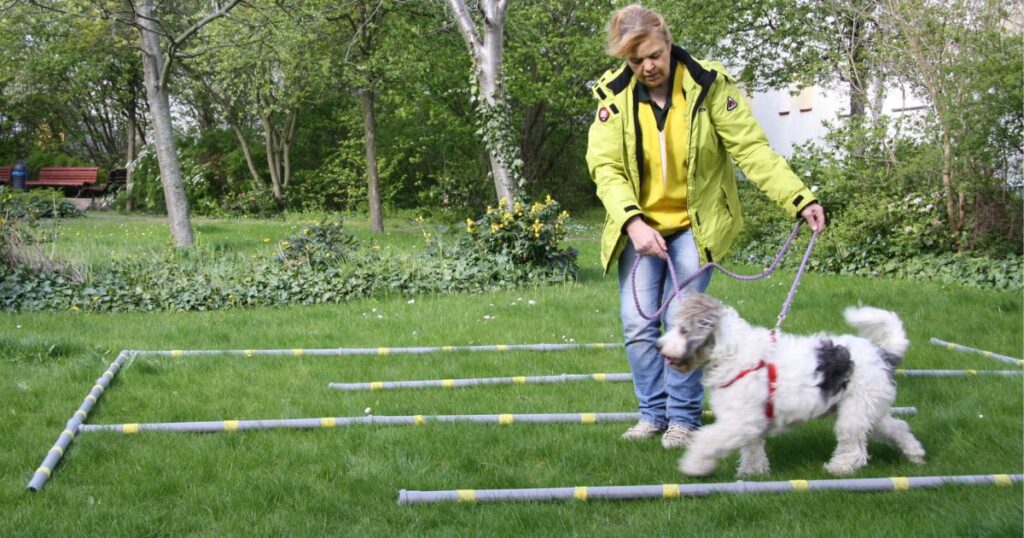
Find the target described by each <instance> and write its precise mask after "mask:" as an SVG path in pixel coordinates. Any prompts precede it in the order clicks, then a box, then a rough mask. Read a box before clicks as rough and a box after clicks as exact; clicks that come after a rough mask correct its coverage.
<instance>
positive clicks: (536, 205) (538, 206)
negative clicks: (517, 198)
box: [530, 202, 544, 215]
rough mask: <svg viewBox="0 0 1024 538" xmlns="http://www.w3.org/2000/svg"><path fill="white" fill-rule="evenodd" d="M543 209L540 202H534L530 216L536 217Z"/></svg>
mask: <svg viewBox="0 0 1024 538" xmlns="http://www.w3.org/2000/svg"><path fill="white" fill-rule="evenodd" d="M543 209H544V204H542V203H540V202H534V203H533V207H531V208H530V214H531V215H536V214H537V213H540V212H541V210H543Z"/></svg>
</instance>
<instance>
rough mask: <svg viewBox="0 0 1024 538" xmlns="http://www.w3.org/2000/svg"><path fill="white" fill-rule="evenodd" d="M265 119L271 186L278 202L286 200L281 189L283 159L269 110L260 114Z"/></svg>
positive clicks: (264, 130)
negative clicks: (281, 158) (281, 159)
mask: <svg viewBox="0 0 1024 538" xmlns="http://www.w3.org/2000/svg"><path fill="white" fill-rule="evenodd" d="M260 118H261V119H262V120H263V135H264V140H265V145H266V148H267V166H268V167H269V168H270V188H271V189H272V190H273V192H274V200H277V202H278V204H280V203H281V201H282V200H284V191H283V190H282V189H281V161H280V158H279V156H278V151H277V148H278V146H279V145H280V142H279V141H278V139H279V138H280V137H279V136H278V134H277V129H276V128H275V127H274V122H273V121H272V120H271V118H270V114H269V113H268V112H264V113H263V114H261V115H260Z"/></svg>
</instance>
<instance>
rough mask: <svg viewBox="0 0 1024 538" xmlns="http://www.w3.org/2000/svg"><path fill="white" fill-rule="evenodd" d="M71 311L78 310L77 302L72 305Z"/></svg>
mask: <svg viewBox="0 0 1024 538" xmlns="http://www.w3.org/2000/svg"><path fill="white" fill-rule="evenodd" d="M71 311H72V312H78V305H75V304H73V305H71Z"/></svg>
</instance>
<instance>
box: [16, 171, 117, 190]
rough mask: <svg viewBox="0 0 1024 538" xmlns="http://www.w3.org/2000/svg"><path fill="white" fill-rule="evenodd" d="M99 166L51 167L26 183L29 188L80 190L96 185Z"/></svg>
mask: <svg viewBox="0 0 1024 538" xmlns="http://www.w3.org/2000/svg"><path fill="white" fill-rule="evenodd" d="M99 171H100V169H99V167H97V166H49V167H43V168H40V169H39V174H37V175H36V177H35V179H30V180H28V181H26V182H25V185H26V186H28V187H57V188H66V187H70V188H78V189H82V188H85V187H91V186H92V185H93V184H94V183H96V174H97V173H98V172H99Z"/></svg>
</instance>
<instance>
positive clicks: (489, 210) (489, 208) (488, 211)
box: [487, 206, 494, 215]
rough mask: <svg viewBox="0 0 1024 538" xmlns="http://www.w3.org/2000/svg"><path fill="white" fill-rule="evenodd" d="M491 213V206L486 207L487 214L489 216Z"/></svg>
mask: <svg viewBox="0 0 1024 538" xmlns="http://www.w3.org/2000/svg"><path fill="white" fill-rule="evenodd" d="M491 213H494V208H493V207H491V206H487V214H488V215H490V214H491Z"/></svg>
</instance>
